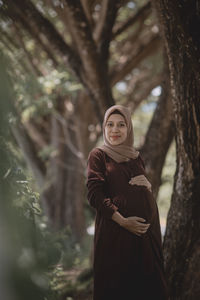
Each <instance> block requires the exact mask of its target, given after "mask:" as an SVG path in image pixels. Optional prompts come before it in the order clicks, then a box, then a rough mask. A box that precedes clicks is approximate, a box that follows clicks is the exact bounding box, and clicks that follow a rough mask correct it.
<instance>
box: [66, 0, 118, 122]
mask: <svg viewBox="0 0 200 300" xmlns="http://www.w3.org/2000/svg"><path fill="white" fill-rule="evenodd" d="M65 2H66V6H67V8H68V11H69V16H70V18H71V22H72V24H73V29H74V36H75V38H76V44H77V47H78V51H79V55H80V57H81V60H82V64H83V68H84V71H85V72H84V75H85V76H84V83H85V85H86V86H87V87H88V91H89V93H90V95H91V96H90V97H91V99H92V100H93V101H92V102H93V104H94V107H95V111H96V113H97V116H99V118H100V120H101V121H102V119H103V115H104V111H105V109H107V108H108V107H109V106H111V105H113V104H114V101H113V98H112V93H111V89H110V86H109V82H108V78H107V73H105V64H106V61H102V60H100V57H99V55H98V53H97V48H96V45H95V42H94V40H93V38H92V34H91V30H90V26H89V23H88V20H87V18H86V16H85V14H84V11H83V7H82V5H81V3H80V0H76V1H74V0H66V1H65Z"/></svg>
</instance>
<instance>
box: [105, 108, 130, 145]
mask: <svg viewBox="0 0 200 300" xmlns="http://www.w3.org/2000/svg"><path fill="white" fill-rule="evenodd" d="M105 136H106V138H107V140H108V141H109V142H110V144H111V145H120V144H122V143H123V142H124V141H125V140H126V137H127V125H126V122H125V119H124V117H123V116H121V115H119V114H113V115H110V117H109V118H108V120H107V122H106V126H105Z"/></svg>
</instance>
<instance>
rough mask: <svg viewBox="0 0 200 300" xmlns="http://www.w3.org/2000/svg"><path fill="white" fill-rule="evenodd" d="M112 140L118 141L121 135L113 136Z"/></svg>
mask: <svg viewBox="0 0 200 300" xmlns="http://www.w3.org/2000/svg"><path fill="white" fill-rule="evenodd" d="M111 138H112V139H118V138H120V136H119V135H112V136H111Z"/></svg>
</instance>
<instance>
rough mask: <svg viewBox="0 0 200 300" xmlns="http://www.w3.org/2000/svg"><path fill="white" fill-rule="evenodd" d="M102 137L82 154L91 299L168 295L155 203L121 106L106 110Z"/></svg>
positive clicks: (127, 114)
mask: <svg viewBox="0 0 200 300" xmlns="http://www.w3.org/2000/svg"><path fill="white" fill-rule="evenodd" d="M103 138H104V145H103V146H101V147H98V148H94V149H93V150H92V151H91V152H90V154H89V157H88V177H87V188H88V200H89V203H90V205H91V206H92V207H94V208H95V209H96V219H95V236H94V262H93V270H94V292H93V300H144V299H145V300H146V299H152V300H165V299H168V296H167V286H166V281H165V275H164V268H163V254H162V242H161V231H160V223H159V214H158V208H157V204H156V201H155V199H154V197H153V195H152V192H151V184H150V182H149V181H148V180H147V178H146V174H145V166H144V162H143V160H142V158H141V155H140V153H139V152H138V151H136V150H135V149H134V147H133V127H132V121H131V114H130V112H129V110H128V109H127V108H126V107H124V106H121V105H114V106H112V107H110V108H109V109H108V110H107V111H106V113H105V116H104V122H103Z"/></svg>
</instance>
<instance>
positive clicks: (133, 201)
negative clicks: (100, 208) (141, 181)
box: [113, 186, 157, 222]
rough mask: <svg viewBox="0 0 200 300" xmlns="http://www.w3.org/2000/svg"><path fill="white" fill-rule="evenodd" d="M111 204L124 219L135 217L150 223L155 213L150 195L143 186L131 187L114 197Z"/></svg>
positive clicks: (152, 198)
mask: <svg viewBox="0 0 200 300" xmlns="http://www.w3.org/2000/svg"><path fill="white" fill-rule="evenodd" d="M113 202H114V203H115V204H116V205H117V206H118V207H119V212H121V213H122V215H123V216H124V217H130V216H137V217H141V218H144V219H145V220H146V221H147V222H151V221H152V219H153V217H154V215H155V214H156V211H157V204H156V201H155V199H154V197H153V195H152V193H151V192H150V191H148V189H147V188H146V187H144V186H132V187H131V188H129V189H127V190H126V192H125V193H123V194H121V195H119V196H117V197H114V199H113Z"/></svg>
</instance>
